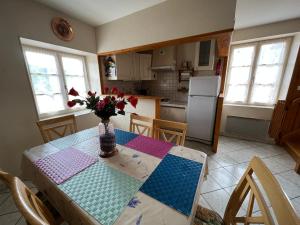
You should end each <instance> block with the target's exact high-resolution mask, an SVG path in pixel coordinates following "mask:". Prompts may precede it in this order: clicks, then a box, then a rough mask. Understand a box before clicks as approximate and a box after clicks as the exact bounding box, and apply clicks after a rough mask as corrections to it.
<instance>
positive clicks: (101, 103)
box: [96, 100, 106, 110]
mask: <svg viewBox="0 0 300 225" xmlns="http://www.w3.org/2000/svg"><path fill="white" fill-rule="evenodd" d="M105 105H106V104H105V102H104V101H103V100H100V101H99V102H97V104H96V107H97V109H98V110H102V109H103V108H104V107H105Z"/></svg>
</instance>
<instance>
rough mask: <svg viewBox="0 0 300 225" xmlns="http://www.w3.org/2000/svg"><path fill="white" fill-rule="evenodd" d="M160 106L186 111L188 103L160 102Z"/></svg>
mask: <svg viewBox="0 0 300 225" xmlns="http://www.w3.org/2000/svg"><path fill="white" fill-rule="evenodd" d="M160 105H161V106H163V107H174V108H183V109H185V108H186V107H187V102H180V101H168V102H160Z"/></svg>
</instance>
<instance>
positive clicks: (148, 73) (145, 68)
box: [138, 54, 155, 80]
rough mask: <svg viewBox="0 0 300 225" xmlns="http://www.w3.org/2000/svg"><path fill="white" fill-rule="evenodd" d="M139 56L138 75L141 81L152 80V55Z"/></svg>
mask: <svg viewBox="0 0 300 225" xmlns="http://www.w3.org/2000/svg"><path fill="white" fill-rule="evenodd" d="M138 55H139V73H140V79H141V80H154V79H155V74H154V73H153V72H152V70H151V60H152V55H149V54H138Z"/></svg>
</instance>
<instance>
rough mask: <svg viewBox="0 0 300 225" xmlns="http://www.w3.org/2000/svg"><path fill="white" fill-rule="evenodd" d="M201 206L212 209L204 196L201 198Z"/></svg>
mask: <svg viewBox="0 0 300 225" xmlns="http://www.w3.org/2000/svg"><path fill="white" fill-rule="evenodd" d="M199 205H201V206H202V207H204V208H207V209H212V208H211V207H210V205H209V204H208V203H207V201H206V200H205V199H204V197H203V196H202V195H201V196H200V200H199Z"/></svg>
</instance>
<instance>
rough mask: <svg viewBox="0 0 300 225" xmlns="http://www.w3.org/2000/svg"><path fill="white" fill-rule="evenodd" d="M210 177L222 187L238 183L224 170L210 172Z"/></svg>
mask: <svg viewBox="0 0 300 225" xmlns="http://www.w3.org/2000/svg"><path fill="white" fill-rule="evenodd" d="M210 176H211V177H212V178H213V179H214V180H215V181H216V182H217V183H218V184H219V185H220V186H221V187H222V188H225V187H230V186H233V185H235V184H237V183H238V181H239V180H238V179H237V178H236V177H234V176H233V175H231V174H230V173H229V172H228V171H227V170H226V169H224V168H219V169H215V170H213V171H211V172H210Z"/></svg>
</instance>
